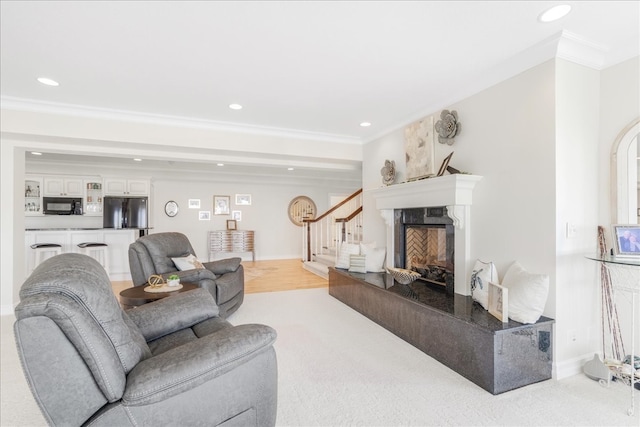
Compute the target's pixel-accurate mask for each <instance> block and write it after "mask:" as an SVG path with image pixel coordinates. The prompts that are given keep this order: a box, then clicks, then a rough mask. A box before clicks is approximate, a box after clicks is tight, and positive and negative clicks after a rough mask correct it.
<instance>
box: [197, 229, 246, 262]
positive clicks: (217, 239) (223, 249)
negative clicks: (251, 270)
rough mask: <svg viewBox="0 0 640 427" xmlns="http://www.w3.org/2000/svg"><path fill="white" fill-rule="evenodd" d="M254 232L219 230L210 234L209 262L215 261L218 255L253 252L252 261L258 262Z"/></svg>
mask: <svg viewBox="0 0 640 427" xmlns="http://www.w3.org/2000/svg"><path fill="white" fill-rule="evenodd" d="M253 243H254V240H253V231H252V230H217V231H210V232H209V261H213V260H214V258H215V256H216V254H218V253H237V254H241V253H245V252H251V259H252V260H253V261H255V260H256V253H255V249H254V245H253Z"/></svg>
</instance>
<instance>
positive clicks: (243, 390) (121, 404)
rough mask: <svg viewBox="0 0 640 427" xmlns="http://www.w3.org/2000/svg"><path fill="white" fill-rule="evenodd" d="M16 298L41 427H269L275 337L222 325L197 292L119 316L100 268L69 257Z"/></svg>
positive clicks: (51, 263) (259, 329)
mask: <svg viewBox="0 0 640 427" xmlns="http://www.w3.org/2000/svg"><path fill="white" fill-rule="evenodd" d="M20 300H21V301H20V303H19V304H18V306H17V307H16V310H15V313H16V322H15V324H14V333H15V338H16V344H17V348H18V354H19V356H20V360H21V362H22V367H23V370H24V372H25V376H26V378H27V381H28V383H29V387H30V389H31V391H32V393H33V396H34V398H35V400H36V401H37V403H38V405H39V407H40V409H41V411H42V413H43V415H44V417H45V419H46V420H47V422H48V423H49V424H51V425H65V426H67V425H69V426H71V425H73V426H79V425H96V426H143V425H144V426H152V425H153V426H164V425H184V426H189V425H211V426H217V425H224V426H229V425H243V426H244V425H246V426H273V425H275V419H276V405H277V366H276V355H275V351H274V349H273V345H272V344H273V342H274V341H275V339H276V332H275V331H274V330H273V329H272V328H270V327H268V326H265V325H256V324H254V325H240V326H232V325H231V324H229V323H228V322H227V321H226V320H224V319H222V318H220V317H219V316H218V315H217V314H218V308H217V306H216V305H215V303H214V301H213V297H212V296H211V294H210V293H209V292H207V291H206V290H204V289H195V290H192V291H188V292H183V293H179V294H176V295H173V296H170V297H168V298H164V299H162V300H158V301H156V302H152V303H149V304H146V305H142V306H140V307H137V308H134V309H131V310H128V311H123V310H122V309H121V308H120V306H119V304H118V301H117V299H116V297H115V295H114V294H113V291H112V288H111V283H110V281H109V277H108V276H107V274H106V272H105V271H104V269H103V267H102V266H101V265H100V264H99V263H98V262H97V261H95V260H94V259H92V258H90V257H88V256H86V255H82V254H72V253H69V254H62V255H58V256H55V257H53V258H49V259H48V260H46V261H45V262H43V263H41V264H40V265H39V266H38V267H37V268H36V270H35V271H34V272H33V274H32V275H31V276H30V277H29V278H28V279H27V280H26V281H25V283H24V284H23V285H22V288H21V290H20Z"/></svg>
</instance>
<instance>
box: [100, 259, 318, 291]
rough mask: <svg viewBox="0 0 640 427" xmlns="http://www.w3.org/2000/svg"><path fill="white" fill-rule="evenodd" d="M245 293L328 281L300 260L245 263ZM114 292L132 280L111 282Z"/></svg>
mask: <svg viewBox="0 0 640 427" xmlns="http://www.w3.org/2000/svg"><path fill="white" fill-rule="evenodd" d="M242 265H243V266H244V292H245V294H252V293H258V292H276V291H290V290H294V289H311V288H326V287H327V286H328V282H327V279H323V278H322V277H319V276H316V275H315V274H313V273H310V272H309V271H307V270H305V269H304V268H303V266H302V261H301V260H299V259H279V260H270V261H243V262H242ZM111 285H112V287H113V292H114V293H115V294H116V296H118V295H119V294H120V291H122V290H123V289H127V288H130V287H131V286H133V283H132V282H131V281H130V280H125V281H120V282H111Z"/></svg>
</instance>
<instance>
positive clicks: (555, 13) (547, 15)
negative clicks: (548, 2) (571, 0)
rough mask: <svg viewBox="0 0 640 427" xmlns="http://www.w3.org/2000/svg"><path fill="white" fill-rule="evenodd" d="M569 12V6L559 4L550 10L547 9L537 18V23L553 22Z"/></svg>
mask: <svg viewBox="0 0 640 427" xmlns="http://www.w3.org/2000/svg"><path fill="white" fill-rule="evenodd" d="M570 11H571V6H569V5H568V4H559V5H558V6H554V7H552V8H551V9H548V10H546V11H544V12H542V14H541V15H540V16H539V17H538V21H540V22H553V21H557V20H558V19H560V18H562V17H564V16H566V15H567V13H569V12H570Z"/></svg>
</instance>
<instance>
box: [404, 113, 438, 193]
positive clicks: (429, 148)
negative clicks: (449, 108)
mask: <svg viewBox="0 0 640 427" xmlns="http://www.w3.org/2000/svg"><path fill="white" fill-rule="evenodd" d="M404 141H405V142H404V149H405V160H406V165H407V172H406V173H407V180H408V181H415V180H418V179H422V178H428V177H430V176H433V174H434V172H435V164H434V150H435V147H434V144H433V116H429V117H425V118H424V119H422V120H418V121H417V122H415V123H412V124H410V125H409V126H407V127H406V128H405V129H404Z"/></svg>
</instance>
